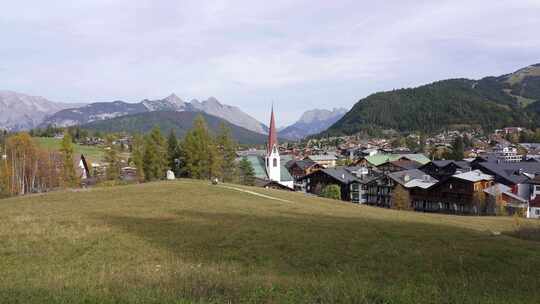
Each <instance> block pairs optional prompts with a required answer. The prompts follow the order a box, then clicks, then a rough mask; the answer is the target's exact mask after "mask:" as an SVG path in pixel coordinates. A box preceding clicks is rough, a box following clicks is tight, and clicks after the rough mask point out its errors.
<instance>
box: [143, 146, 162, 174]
mask: <svg viewBox="0 0 540 304" xmlns="http://www.w3.org/2000/svg"><path fill="white" fill-rule="evenodd" d="M159 163H160V161H159V156H158V150H157V146H156V143H155V142H154V141H153V140H152V138H151V137H150V136H146V138H145V139H144V154H143V170H144V177H145V180H146V181H153V180H156V179H158V178H160V176H161V174H160V167H159Z"/></svg>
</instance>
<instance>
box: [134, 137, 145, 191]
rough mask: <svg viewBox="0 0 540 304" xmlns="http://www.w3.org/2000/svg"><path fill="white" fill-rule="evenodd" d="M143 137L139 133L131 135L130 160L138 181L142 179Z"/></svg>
mask: <svg viewBox="0 0 540 304" xmlns="http://www.w3.org/2000/svg"><path fill="white" fill-rule="evenodd" d="M143 157H144V138H143V137H142V136H141V135H140V134H136V135H135V136H133V142H132V144H131V160H132V162H133V166H135V168H137V180H138V181H139V182H142V181H144V166H143V164H144V162H143Z"/></svg>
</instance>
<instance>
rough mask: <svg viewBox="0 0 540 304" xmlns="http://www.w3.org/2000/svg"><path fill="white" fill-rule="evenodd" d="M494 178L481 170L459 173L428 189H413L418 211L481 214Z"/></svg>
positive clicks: (415, 205)
mask: <svg viewBox="0 0 540 304" xmlns="http://www.w3.org/2000/svg"><path fill="white" fill-rule="evenodd" d="M493 179H494V178H493V176H491V175H488V174H484V173H482V172H481V171H480V170H475V171H469V172H464V173H459V174H455V175H453V176H451V177H450V178H448V179H446V180H445V181H442V182H440V183H438V184H436V185H434V186H432V187H429V188H427V189H413V190H412V191H411V199H412V203H413V208H414V210H416V211H424V212H439V213H451V214H479V213H480V205H481V204H482V202H483V201H484V202H485V194H484V190H485V189H486V188H489V187H491V186H492V185H493Z"/></svg>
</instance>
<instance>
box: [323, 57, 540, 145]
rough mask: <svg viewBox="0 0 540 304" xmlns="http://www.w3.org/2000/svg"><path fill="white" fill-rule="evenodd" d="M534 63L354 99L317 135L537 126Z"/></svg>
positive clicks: (539, 82) (538, 78) (539, 80)
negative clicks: (477, 77) (501, 72)
mask: <svg viewBox="0 0 540 304" xmlns="http://www.w3.org/2000/svg"><path fill="white" fill-rule="evenodd" d="M539 100H540V65H533V66H530V67H527V68H525V69H521V70H519V71H517V72H515V73H512V74H508V75H503V76H500V77H486V78H483V79H481V80H478V81H477V80H469V79H450V80H443V81H438V82H435V83H432V84H428V85H424V86H421V87H417V88H412V89H400V90H394V91H390V92H382V93H376V94H373V95H370V96H368V97H366V98H364V99H362V100H360V101H359V102H358V103H357V104H356V105H355V106H354V107H353V108H352V109H351V111H349V112H348V113H347V114H346V115H345V116H344V117H343V118H342V119H340V120H339V121H338V122H336V123H335V124H334V125H332V126H331V127H330V128H329V129H328V130H327V131H326V132H323V135H343V134H354V133H357V132H360V131H368V130H374V129H375V130H376V129H394V130H397V131H422V132H427V133H431V132H436V131H440V130H442V129H447V128H452V127H454V126H457V125H459V126H471V127H482V128H483V129H485V130H492V129H495V128H501V127H505V126H515V125H519V126H524V127H536V126H539V122H540V120H539V119H538V117H539V113H540V104H539V103H538V101H539Z"/></svg>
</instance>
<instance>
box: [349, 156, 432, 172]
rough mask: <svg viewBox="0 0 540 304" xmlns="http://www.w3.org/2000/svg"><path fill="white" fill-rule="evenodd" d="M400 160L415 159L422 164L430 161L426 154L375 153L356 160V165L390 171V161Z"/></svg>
mask: <svg viewBox="0 0 540 304" xmlns="http://www.w3.org/2000/svg"><path fill="white" fill-rule="evenodd" d="M399 160H401V161H403V160H408V161H414V162H417V163H419V164H421V165H424V164H427V163H429V162H430V160H429V158H427V157H426V156H425V155H424V154H375V155H372V156H366V157H363V158H361V159H360V160H358V161H357V162H356V165H357V166H363V167H369V168H377V169H378V170H379V171H382V172H390V171H389V170H390V169H391V168H393V167H392V166H391V165H389V164H388V163H390V162H393V161H399Z"/></svg>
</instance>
